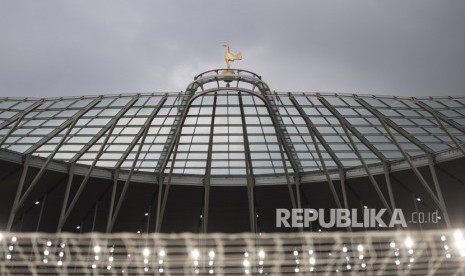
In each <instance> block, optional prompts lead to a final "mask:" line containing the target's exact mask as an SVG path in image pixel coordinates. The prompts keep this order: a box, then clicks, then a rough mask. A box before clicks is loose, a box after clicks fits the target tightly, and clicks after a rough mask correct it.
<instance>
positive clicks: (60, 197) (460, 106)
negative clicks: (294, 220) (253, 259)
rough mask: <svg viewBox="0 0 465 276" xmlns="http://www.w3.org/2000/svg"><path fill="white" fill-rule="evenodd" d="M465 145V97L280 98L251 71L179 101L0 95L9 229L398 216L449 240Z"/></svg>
mask: <svg viewBox="0 0 465 276" xmlns="http://www.w3.org/2000/svg"><path fill="white" fill-rule="evenodd" d="M464 143H465V98H464V97H436V98H412V97H392V96H373V95H348V94H328V93H307V92H305V93H300V92H299V93H298V92H292V93H287V92H273V91H271V90H270V88H269V87H268V85H267V84H266V83H265V82H264V81H263V80H262V78H261V77H260V76H258V75H256V74H254V73H252V72H248V71H244V70H224V69H219V70H212V71H208V72H205V73H202V74H200V75H198V76H196V77H195V78H194V81H193V82H192V83H190V84H189V85H188V86H187V89H186V91H185V92H181V93H151V94H131V95H103V96H83V97H67V98H46V99H31V98H2V99H0V164H1V168H2V169H1V172H0V182H1V185H0V212H1V213H0V225H1V229H3V230H4V231H7V232H48V233H57V232H59V233H61V232H75V233H76V232H77V233H85V232H101V233H121V232H130V233H142V234H143V233H156V232H161V233H173V232H177V233H180V232H192V233H213V232H223V233H240V232H250V233H252V235H260V236H261V233H272V232H283V231H296V232H299V229H278V228H276V209H277V208H286V209H292V208H314V209H320V208H324V209H330V208H346V209H357V210H359V211H360V212H362V211H363V210H364V209H365V208H376V209H381V208H384V209H387V210H388V212H391V211H392V210H393V209H396V208H400V209H402V210H403V211H404V213H406V214H411V213H414V212H420V211H421V212H424V213H428V214H434V215H435V219H437V220H438V221H437V223H426V224H418V223H417V224H415V223H411V221H409V224H408V229H407V230H409V231H410V230H419V231H423V230H426V229H444V230H445V231H447V229H453V228H457V227H464V225H465V219H464V216H463V213H464V210H465V202H464V201H463V195H465V182H464V180H465V171H464V170H463V168H464V165H465V148H464ZM300 230H301V231H302V230H303V231H304V232H314V233H319V231H321V230H322V229H320V228H319V226H318V225H316V224H311V225H310V226H309V227H307V228H305V229H300ZM328 230H338V231H348V230H347V229H324V231H323V232H326V231H328ZM362 230H371V231H378V230H385V229H384V228H383V227H382V226H379V227H374V228H371V229H362ZM296 235H298V233H296ZM389 235H390V234H388V235H387V236H389ZM431 236H433V235H431ZM425 237H426V236H425ZM251 239H252V240H253V238H251ZM425 239H426V238H425ZM34 242H35V241H34ZM165 242H166V240H165ZM338 244H339V245H340V241H338ZM5 246H7V244H5ZM354 250H355V249H354ZM290 267H291V268H289V269H290V270H289V271H291V272H297V271H294V268H293V267H294V265H292V266H290ZM458 267H459V268H460V266H458ZM453 268H455V269H457V267H455V266H454V267H453ZM256 269H258V268H256ZM331 269H333V268H331ZM461 269H463V266H462V268H461ZM167 271H169V270H166V271H165V272H167ZM206 271H208V269H207V270H206ZM241 271H242V270H241ZM251 271H252V270H251ZM256 271H258V270H256ZM393 271H397V270H396V269H393ZM457 271H460V270H457ZM462 271H463V270H462ZM123 272H124V270H123ZM48 273H50V271H48ZM446 274H447V273H446ZM446 274H445V275H446ZM386 275H387V274H386Z"/></svg>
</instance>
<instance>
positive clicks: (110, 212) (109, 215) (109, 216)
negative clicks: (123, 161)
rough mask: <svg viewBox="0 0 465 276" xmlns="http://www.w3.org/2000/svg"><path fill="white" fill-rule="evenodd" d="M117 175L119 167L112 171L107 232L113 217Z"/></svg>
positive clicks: (109, 229)
mask: <svg viewBox="0 0 465 276" xmlns="http://www.w3.org/2000/svg"><path fill="white" fill-rule="evenodd" d="M118 177H119V169H115V171H114V172H113V187H112V189H111V200H110V209H109V210H108V219H107V229H106V231H107V233H110V231H111V220H112V217H113V208H114V206H115V198H116V190H118Z"/></svg>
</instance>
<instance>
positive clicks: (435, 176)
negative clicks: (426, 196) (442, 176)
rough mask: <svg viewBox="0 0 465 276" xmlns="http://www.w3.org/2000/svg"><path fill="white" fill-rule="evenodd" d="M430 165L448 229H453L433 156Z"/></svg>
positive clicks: (430, 157) (429, 161)
mask: <svg viewBox="0 0 465 276" xmlns="http://www.w3.org/2000/svg"><path fill="white" fill-rule="evenodd" d="M428 165H429V169H430V171H431V177H432V178H433V183H434V188H435V189H436V193H437V194H438V199H439V201H440V202H441V204H442V208H443V209H444V210H443V214H444V220H445V221H446V226H447V228H448V229H451V222H450V218H449V213H448V212H447V208H446V201H445V200H444V197H443V195H442V190H441V186H440V185H439V180H438V176H437V174H436V168H435V166H434V159H433V157H432V156H431V155H429V156H428Z"/></svg>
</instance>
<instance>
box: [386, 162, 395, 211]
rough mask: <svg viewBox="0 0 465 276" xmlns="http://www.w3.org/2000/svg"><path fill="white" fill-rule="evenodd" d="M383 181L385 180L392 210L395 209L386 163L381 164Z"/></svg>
mask: <svg viewBox="0 0 465 276" xmlns="http://www.w3.org/2000/svg"><path fill="white" fill-rule="evenodd" d="M383 171H384V179H385V180H386V186H387V190H388V194H389V200H390V201H391V206H392V209H396V200H395V198H394V193H393V192H392V185H391V177H390V173H389V172H390V169H389V165H388V164H387V163H383Z"/></svg>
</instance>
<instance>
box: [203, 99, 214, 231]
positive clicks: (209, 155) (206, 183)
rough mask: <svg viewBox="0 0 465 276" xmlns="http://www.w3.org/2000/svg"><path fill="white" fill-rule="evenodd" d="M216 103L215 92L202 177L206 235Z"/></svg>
mask: <svg viewBox="0 0 465 276" xmlns="http://www.w3.org/2000/svg"><path fill="white" fill-rule="evenodd" d="M216 101H217V93H216V92H215V95H214V98H213V110H212V119H211V123H210V136H209V139H208V153H207V167H206V169H205V177H204V195H203V214H202V215H203V220H202V232H203V233H207V231H208V208H209V204H210V184H211V183H210V182H211V172H212V154H213V136H214V129H215V117H216Z"/></svg>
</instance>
